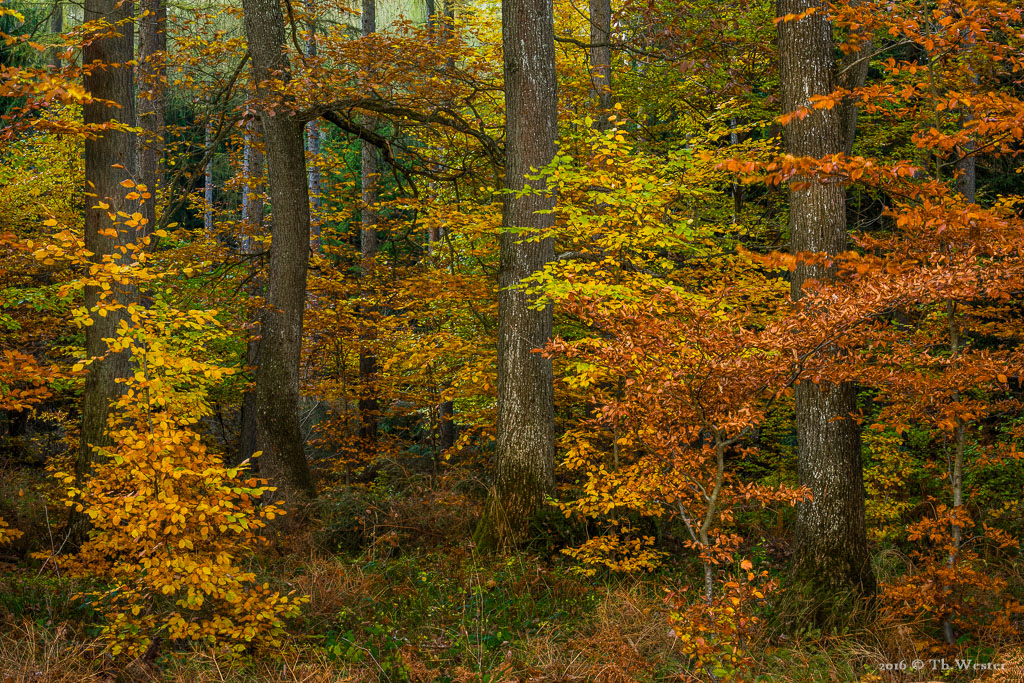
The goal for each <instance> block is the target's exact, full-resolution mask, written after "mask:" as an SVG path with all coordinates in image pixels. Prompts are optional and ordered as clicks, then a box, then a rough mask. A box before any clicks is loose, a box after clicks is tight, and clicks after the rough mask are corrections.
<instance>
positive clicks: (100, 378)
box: [70, 0, 136, 546]
mask: <svg viewBox="0 0 1024 683" xmlns="http://www.w3.org/2000/svg"><path fill="white" fill-rule="evenodd" d="M84 17H85V21H87V22H89V21H95V20H97V19H105V20H107V21H109V22H111V23H116V24H117V26H118V33H119V35H114V36H110V37H104V38H101V39H97V40H93V41H91V42H89V43H87V44H86V45H85V47H84V48H83V49H82V61H83V63H84V64H93V63H98V64H104V65H117V66H106V67H104V68H91V69H89V70H88V71H87V72H86V76H85V89H86V90H87V91H88V92H89V93H90V94H91V95H92V96H93V97H95V98H96V99H95V100H94V101H92V102H89V103H86V104H85V105H84V106H83V115H84V120H85V123H86V125H89V124H102V123H106V122H108V121H117V122H118V123H122V124H124V125H127V126H134V125H135V123H136V122H135V87H134V86H135V84H134V78H133V73H132V68H131V66H130V63H131V61H132V59H134V57H135V54H134V50H133V43H134V41H133V40H132V36H133V33H134V31H133V28H132V24H131V19H132V3H130V2H127V3H121V2H119V1H118V0H86V3H85V15H84ZM108 101H109V102H111V103H112V104H110V105H108V104H104V102H108ZM115 167H116V168H115ZM135 169H136V140H135V135H134V134H133V133H128V132H122V131H113V130H108V131H104V132H103V133H102V135H99V136H97V137H96V138H87V139H86V141H85V178H86V183H87V187H88V188H89V197H88V200H87V201H86V212H85V248H86V249H87V250H88V251H90V252H92V256H91V257H90V260H92V261H93V262H94V263H102V262H103V260H104V257H107V256H113V257H114V259H115V261H116V260H117V259H118V258H120V257H118V256H116V254H117V253H118V247H121V246H125V245H127V244H128V243H131V242H134V241H135V239H136V234H135V230H133V229H130V228H127V227H126V226H124V225H123V224H122V225H116V226H114V225H112V224H111V221H110V219H109V217H108V216H107V212H108V211H115V210H116V211H123V212H125V213H129V214H130V213H132V209H131V208H130V207H129V205H128V200H127V198H126V194H127V192H128V189H127V188H125V187H123V186H122V185H121V182H122V181H123V180H126V179H129V178H134V177H135ZM99 202H106V203H108V204H109V205H110V206H109V208H107V209H103V208H100V206H99V205H98V204H99ZM111 227H116V228H117V235H116V236H110V235H109V234H108V233H106V231H108V230H109V229H110V228H111ZM110 291H111V292H112V293H113V294H114V296H113V297H112V298H109V297H104V295H103V290H102V289H101V288H100V287H98V286H95V285H88V286H86V288H85V306H86V307H87V308H88V309H90V310H92V309H93V308H95V307H96V306H98V305H101V303H103V304H110V303H116V304H119V305H120V306H127V305H128V304H129V303H130V302H131V301H132V300H133V299H134V296H135V294H134V291H132V289H131V288H130V287H127V286H118V285H116V284H113V283H112V284H111V290H110ZM90 316H91V318H92V324H91V325H89V326H88V327H86V328H85V355H86V357H87V358H92V359H95V360H94V361H93V363H92V364H91V365H89V371H88V374H87V375H86V378H85V390H84V393H83V396H82V432H81V441H80V447H79V452H78V459H77V462H76V466H75V474H76V480H77V483H78V486H83V485H84V482H85V479H86V478H87V477H88V476H89V473H90V472H91V471H92V465H93V461H94V459H95V452H94V447H99V446H106V445H108V444H109V443H110V439H109V436H108V435H107V417H108V415H109V412H110V403H111V401H112V400H114V399H115V398H116V397H117V396H118V395H120V394H121V393H122V391H123V385H122V384H119V383H118V382H117V379H119V378H122V377H127V376H128V375H129V374H130V373H131V358H130V355H129V352H128V351H121V352H118V353H108V352H107V342H106V341H104V339H109V338H115V337H117V336H118V333H117V329H118V325H119V324H120V323H121V322H122V321H123V322H125V323H127V324H130V323H131V318H130V317H129V316H128V314H127V312H126V311H125V310H123V309H120V308H119V309H118V310H114V311H110V312H108V313H107V314H106V315H102V316H101V315H99V314H98V313H95V312H93V313H90ZM87 526H88V524H87V521H86V520H85V519H84V518H83V517H82V516H81V515H80V514H72V517H71V520H70V539H71V541H72V545H73V546H77V544H79V543H80V542H81V541H83V540H84V537H85V531H86V529H87Z"/></svg>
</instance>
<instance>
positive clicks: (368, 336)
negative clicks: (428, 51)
mask: <svg viewBox="0 0 1024 683" xmlns="http://www.w3.org/2000/svg"><path fill="white" fill-rule="evenodd" d="M362 10H363V14H362V35H363V36H364V37H365V36H369V35H370V34H372V33H374V32H376V30H377V5H376V2H375V0H362ZM379 177H380V169H379V165H378V160H377V150H376V149H375V148H374V146H373V145H371V144H369V143H367V142H365V141H364V142H363V143H362V151H361V168H360V184H361V185H360V186H361V188H362V195H361V199H362V204H363V208H362V212H361V216H360V219H361V221H360V222H361V226H360V231H359V244H360V252H361V255H362V259H363V264H362V276H363V278H364V282H365V283H367V284H368V283H369V282H370V281H372V279H373V271H374V261H375V259H376V258H377V247H378V240H377V211H376V209H375V208H374V207H375V206H376V204H377V182H378V179H379ZM364 313H366V314H370V313H372V311H364ZM374 337H375V335H374V330H373V327H372V325H367V324H364V325H363V328H362V331H361V333H360V349H359V386H360V396H359V438H360V440H361V441H362V443H363V444H364V446H365V447H366V448H367V450H368V451H369V452H370V453H371V454H372V453H373V452H374V451H375V450H376V444H377V428H378V424H377V423H378V419H377V418H378V414H379V412H380V404H379V401H378V399H377V391H376V387H375V386H374V385H375V382H376V377H377V356H376V354H375V353H374V351H373V340H374Z"/></svg>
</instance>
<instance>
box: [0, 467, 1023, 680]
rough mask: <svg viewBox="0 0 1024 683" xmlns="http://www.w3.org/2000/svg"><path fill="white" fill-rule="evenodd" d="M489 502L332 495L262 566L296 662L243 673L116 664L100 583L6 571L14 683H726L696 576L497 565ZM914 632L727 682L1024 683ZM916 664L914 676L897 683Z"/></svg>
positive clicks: (887, 634)
mask: <svg viewBox="0 0 1024 683" xmlns="http://www.w3.org/2000/svg"><path fill="white" fill-rule="evenodd" d="M4 489H10V485H9V484H8V485H5V486H4ZM478 505H479V503H478V500H477V497H476V496H475V495H472V494H470V493H460V492H459V490H458V487H451V486H440V487H432V486H429V485H422V486H407V487H403V488H401V489H400V490H396V489H395V488H393V487H390V486H386V487H369V488H365V489H356V490H354V491H348V492H343V493H341V494H339V495H335V496H334V497H325V498H324V500H322V501H321V502H320V503H319V505H318V509H317V510H315V511H313V513H312V518H311V519H310V520H309V523H308V524H307V525H306V527H307V530H306V531H305V532H303V533H298V534H291V535H289V536H287V540H284V541H279V542H278V543H277V544H276V545H274V546H273V547H272V548H271V549H270V550H269V551H268V552H265V553H264V554H262V555H261V557H260V558H259V563H258V566H256V567H254V569H255V570H256V571H257V573H258V574H259V575H260V576H262V577H264V580H269V581H273V582H275V583H276V584H278V585H280V587H281V588H283V589H292V590H297V591H301V592H302V593H304V594H306V595H308V596H310V602H309V604H308V605H306V606H305V608H304V610H303V614H302V616H301V617H300V618H299V619H298V620H296V621H294V622H292V623H291V624H290V625H289V629H288V633H287V635H286V637H285V641H284V644H283V646H282V647H281V648H280V650H279V651H275V652H272V653H270V652H266V653H260V654H257V655H254V656H251V657H248V658H246V659H243V660H234V661H232V660H231V659H230V658H229V657H227V656H226V655H218V654H217V653H215V652H202V651H198V650H194V649H189V648H187V647H181V646H179V645H178V644H167V643H163V644H162V646H161V647H160V648H158V649H157V651H156V652H155V653H153V656H152V657H150V658H149V660H148V661H136V662H132V663H130V664H127V665H125V664H121V663H115V662H114V661H113V660H112V659H111V658H110V657H109V656H107V655H106V654H105V653H104V647H103V644H102V643H101V642H100V641H99V640H98V639H97V637H96V634H97V633H98V626H97V624H96V623H95V619H94V618H92V612H91V610H90V608H89V607H88V605H85V604H83V603H82V601H81V600H76V599H75V597H74V596H75V595H76V594H77V593H79V592H80V591H82V590H83V589H84V588H85V587H86V586H84V585H83V584H81V582H75V581H72V580H68V579H64V578H60V577H58V576H55V575H53V574H52V573H49V572H45V571H43V572H41V571H40V569H39V567H38V566H32V565H31V563H26V562H19V563H8V564H0V681H2V682H3V683H7V682H8V681H10V682H12V683H16V682H17V683H20V682H21V681H66V682H68V683H71V682H75V683H78V682H87V681H168V682H170V681H181V682H183V683H184V682H186V681H187V682H188V683H199V682H206V681H238V682H242V681H273V682H277V681H280V682H286V681H290V682H300V681H302V682H317V683H319V682H327V681H459V682H467V683H468V682H479V683H496V682H498V681H533V682H537V683H540V682H557V681H596V682H607V683H615V682H619V681H698V680H700V681H707V680H712V679H711V678H710V676H709V675H708V674H707V672H705V671H700V670H696V671H695V670H693V669H692V668H691V663H690V662H689V660H688V658H687V656H686V655H685V653H684V652H683V650H682V648H681V647H680V642H679V638H678V636H677V635H676V633H675V632H674V631H673V630H672V628H670V626H669V621H668V607H667V602H666V594H667V592H668V591H669V590H670V589H679V588H681V587H683V585H684V584H685V583H686V582H687V581H688V580H689V581H692V580H693V579H694V578H695V576H696V575H695V574H693V573H692V572H690V571H686V570H684V569H683V568H681V567H676V568H674V569H673V570H669V569H664V570H661V571H659V572H658V573H655V574H651V575H646V576H643V577H640V578H637V577H623V576H614V575H604V576H602V575H598V576H593V577H588V576H582V575H580V574H578V573H576V572H574V571H573V570H572V564H571V563H570V562H569V561H568V560H567V559H564V557H563V556H561V555H560V554H559V553H558V552H557V549H555V548H553V547H552V548H542V547H541V548H535V549H534V551H532V552H530V553H526V554H522V555H519V556H514V557H481V556H479V555H476V554H474V553H473V550H472V547H471V546H470V545H469V544H468V543H467V542H466V541H465V539H466V538H468V537H469V532H470V530H471V525H472V522H473V520H474V519H475V517H476V513H477V509H478ZM29 507H31V506H29ZM23 509H24V506H23ZM910 634H911V630H910V629H908V628H905V627H900V626H882V625H879V624H872V625H869V626H867V627H861V628H859V629H857V630H854V631H849V632H846V633H843V634H841V635H838V636H830V637H826V636H823V635H821V634H818V633H806V634H802V635H800V636H793V635H789V636H780V635H778V634H774V633H771V632H769V629H762V631H761V632H759V633H758V634H756V635H755V637H754V638H753V639H752V640H750V641H749V642H747V643H745V647H744V652H745V656H746V657H747V658H748V665H747V667H746V668H744V669H742V670H739V669H737V670H734V671H731V672H727V673H728V675H727V676H724V677H723V676H722V675H721V674H722V671H719V680H732V681H829V682H833V681H884V682H889V681H893V682H895V681H900V682H903V681H940V680H941V681H968V680H977V681H988V682H991V683H997V682H1001V681H1006V682H1007V683H1009V682H1010V681H1013V682H1015V683H1019V682H1020V681H1024V650H1021V649H1016V650H1012V649H1010V650H1007V649H1003V650H997V651H991V652H985V653H978V654H977V657H978V659H979V660H984V661H988V662H998V663H1001V664H1004V665H1005V666H1004V667H1003V668H1002V670H1001V671H996V672H991V671H983V672H980V673H979V672H968V673H965V672H962V671H956V670H950V671H946V672H945V673H944V674H943V672H942V671H940V670H934V669H933V667H932V666H931V665H929V664H927V663H926V666H925V668H924V669H922V670H920V671H913V670H912V669H911V667H910V666H909V663H910V662H911V661H912V660H913V659H916V658H917V657H918V656H920V657H921V658H922V661H926V662H927V660H929V657H928V656H927V655H926V654H924V653H919V652H918V650H919V647H920V644H918V643H915V642H914V639H913V637H912V636H911V635H910ZM933 656H934V655H933ZM901 661H904V662H906V663H907V665H906V669H904V670H902V671H901V670H899V669H898V668H895V670H892V671H886V670H885V669H886V668H887V667H889V668H893V667H898V666H899V663H900V662H901Z"/></svg>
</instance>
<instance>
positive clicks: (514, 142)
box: [475, 0, 558, 549]
mask: <svg viewBox="0 0 1024 683" xmlns="http://www.w3.org/2000/svg"><path fill="white" fill-rule="evenodd" d="M502 43H503V45H504V62H505V63H504V71H505V110H506V111H505V187H506V189H508V190H511V192H509V193H507V194H505V195H504V207H503V215H502V224H503V225H504V226H506V227H507V228H515V230H511V229H506V230H504V231H503V232H502V234H501V257H500V263H499V266H498V284H499V288H500V289H499V292H498V418H497V444H496V451H495V472H494V482H493V485H492V488H491V492H490V495H489V496H488V500H487V502H486V504H485V507H484V515H483V518H482V519H481V520H480V525H479V526H478V527H477V530H476V534H475V540H476V542H477V546H478V547H479V548H481V549H491V548H498V549H502V548H509V547H512V546H515V545H517V544H518V543H520V542H522V541H523V540H524V539H525V538H526V536H527V534H528V533H529V528H530V521H531V519H532V518H533V517H534V515H535V514H536V512H537V510H538V508H539V506H540V505H541V504H542V502H543V500H544V496H545V495H546V494H548V493H550V492H551V491H552V490H553V488H554V464H555V446H554V440H555V421H554V390H553V374H552V368H551V361H550V360H548V359H546V358H544V357H543V356H542V355H541V354H540V353H538V352H537V351H538V350H539V349H542V348H543V347H544V346H545V344H547V342H548V340H549V339H550V337H551V327H552V310H551V307H550V305H549V306H545V307H544V308H542V309H541V310H534V309H533V308H532V307H531V302H530V301H529V299H528V298H527V296H526V293H525V292H524V291H523V290H521V289H518V288H516V286H517V285H518V284H519V283H520V282H521V281H522V280H523V278H525V277H527V276H529V275H530V274H532V273H534V272H536V271H538V270H540V269H541V268H543V267H544V264H546V263H548V262H549V261H551V260H552V259H553V258H554V244H553V242H552V240H551V239H543V240H533V239H531V238H532V237H534V236H535V234H534V233H536V232H537V231H542V230H545V229H547V228H548V227H550V226H551V225H552V220H553V217H552V215H551V214H550V213H547V214H541V213H537V212H538V211H546V210H550V209H551V208H553V207H554V204H555V199H554V196H553V195H542V194H537V193H529V194H523V195H518V194H516V191H518V190H521V189H523V187H524V186H525V185H526V179H525V177H524V176H525V174H527V173H530V172H531V170H530V169H531V168H542V167H543V166H545V165H546V164H548V163H549V162H550V161H551V159H552V158H553V157H554V154H555V139H556V137H557V134H558V120H557V113H558V95H557V89H556V88H557V85H556V83H557V81H556V77H555V50H554V18H553V8H552V2H551V0H504V2H503V3H502ZM530 183H531V184H532V185H533V186H534V187H535V189H537V190H543V189H544V186H543V183H542V182H539V181H530Z"/></svg>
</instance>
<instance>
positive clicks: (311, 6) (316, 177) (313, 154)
mask: <svg viewBox="0 0 1024 683" xmlns="http://www.w3.org/2000/svg"><path fill="white" fill-rule="evenodd" d="M306 9H307V10H308V11H309V14H310V19H309V26H308V28H309V36H308V37H307V38H306V56H307V57H316V55H317V47H316V24H315V23H314V17H315V14H316V4H315V3H314V2H313V1H312V0H307V2H306ZM321 134H322V129H321V126H320V123H319V121H317V119H313V120H312V121H308V122H307V123H306V151H307V152H308V153H309V157H310V161H309V168H308V169H307V171H306V179H307V184H308V185H309V213H310V220H311V228H312V234H311V236H310V240H309V247H310V249H311V250H312V251H313V253H314V254H316V253H319V251H320V233H321V230H322V227H323V217H322V215H321V211H320V202H321V197H320V193H321V191H320V186H321V176H320V162H319V158H320V140H321Z"/></svg>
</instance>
